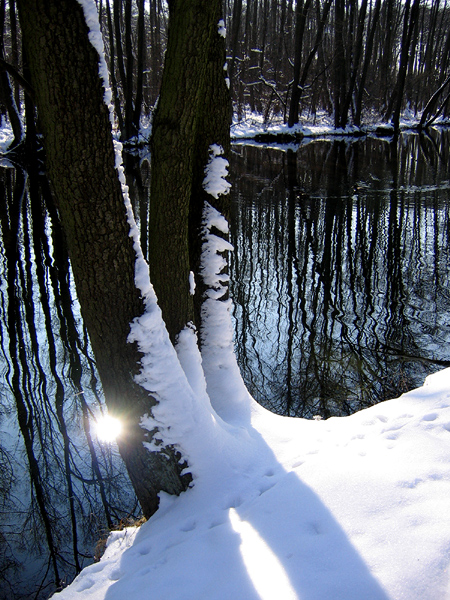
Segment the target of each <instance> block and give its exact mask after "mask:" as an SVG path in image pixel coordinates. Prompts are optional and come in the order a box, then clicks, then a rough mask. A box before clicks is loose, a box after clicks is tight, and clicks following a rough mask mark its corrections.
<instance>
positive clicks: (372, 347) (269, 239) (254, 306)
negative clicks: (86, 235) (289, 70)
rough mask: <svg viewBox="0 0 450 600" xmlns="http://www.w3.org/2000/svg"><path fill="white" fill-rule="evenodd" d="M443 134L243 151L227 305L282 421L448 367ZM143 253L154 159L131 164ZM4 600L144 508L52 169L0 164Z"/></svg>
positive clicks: (87, 550)
mask: <svg viewBox="0 0 450 600" xmlns="http://www.w3.org/2000/svg"><path fill="white" fill-rule="evenodd" d="M449 148H450V136H449V133H448V132H446V131H443V132H432V133H431V134H430V136H428V137H419V136H417V135H415V134H403V135H402V136H400V137H399V139H398V140H388V139H378V138H367V139H358V140H348V139H347V140H344V139H337V138H333V139H328V140H327V139H324V140H309V141H306V140H305V141H304V143H302V144H301V145H300V146H290V147H288V146H283V147H282V146H277V147H268V146H262V145H257V144H253V145H251V144H246V145H244V144H242V145H241V144H235V145H234V146H233V152H232V158H231V164H230V180H231V181H232V184H233V188H232V196H231V228H230V229H231V238H232V243H233V245H234V247H235V252H234V254H233V255H232V257H231V276H232V284H231V294H232V297H233V299H234V305H235V309H234V315H233V319H234V327H235V338H236V353H237V357H238V361H239V365H240V368H241V371H242V374H243V377H244V379H245V382H246V384H247V386H248V387H249V389H250V391H251V393H252V394H253V395H254V397H255V398H256V399H257V400H258V401H259V402H261V403H262V404H263V405H264V406H266V407H267V408H269V409H270V410H273V411H275V412H277V413H280V414H286V415H291V416H299V417H306V418H312V417H314V416H316V415H320V416H321V417H324V418H326V417H328V416H332V415H346V414H350V413H352V412H354V411H356V410H359V409H361V408H363V407H365V406H369V405H371V404H374V403H376V402H380V401H382V400H384V399H387V398H392V397H396V396H398V395H400V394H401V393H402V392H404V391H407V390H408V389H411V388H413V387H416V386H418V385H421V384H422V382H423V380H424V378H425V377H426V375H427V374H430V373H432V372H434V371H436V370H438V369H441V368H443V367H445V366H447V365H450V349H449V348H450V344H449V342H450V317H449V315H450V293H449V286H448V281H449V273H450V256H449V252H450V250H449V248H450V244H449V239H448V238H449V233H450V221H449V200H450V182H449V179H450V175H449V164H450V163H449ZM126 167H127V173H128V184H129V186H130V192H131V195H132V199H133V203H134V208H135V211H136V216H137V220H138V222H139V223H140V225H141V231H142V234H141V243H142V246H143V249H144V252H145V251H146V248H147V226H146V224H147V219H148V184H149V169H148V161H147V160H143V161H139V160H137V159H136V158H133V157H131V156H129V157H128V158H127V164H126ZM0 184H1V190H2V191H1V193H2V198H3V202H2V204H1V208H0V225H1V231H0V302H1V309H0V310H1V313H0V342H1V353H0V394H1V402H0V436H1V437H0V541H1V543H0V600H10V599H12V598H35V597H36V598H38V597H39V598H46V597H48V595H49V593H50V592H51V591H53V590H54V589H55V571H57V577H58V579H59V580H60V581H61V582H62V584H65V583H67V582H69V581H70V580H71V579H72V578H73V576H74V574H75V573H76V571H77V570H78V569H79V568H81V567H82V566H85V565H86V564H89V562H92V560H93V549H94V547H95V543H96V542H97V541H98V540H99V539H100V538H102V536H104V534H105V532H106V531H107V526H108V524H113V523H118V522H122V523H123V524H127V523H129V522H130V520H132V519H133V518H134V517H136V516H138V514H139V511H138V507H137V505H136V501H135V498H134V495H133V493H132V491H131V489H130V486H129V484H128V481H127V478H126V475H125V473H124V470H123V467H122V466H121V463H120V460H119V459H118V457H117V452H116V450H115V448H114V446H113V445H109V444H105V443H102V442H100V441H98V439H97V438H96V436H95V434H94V433H93V431H92V416H93V415H98V414H99V413H101V412H102V410H103V398H102V391H101V386H100V383H99V381H98V376H97V373H96V370H95V363H94V360H93V357H92V355H91V352H90V347H89V340H88V335H87V332H86V330H85V328H84V326H83V322H82V319H81V316H80V311H79V307H78V304H77V300H76V293H75V289H74V286H73V282H72V279H71V275H70V266H69V261H68V257H67V253H66V251H65V246H64V242H63V235H62V231H61V228H60V226H59V222H58V218H57V213H56V210H55V207H54V205H53V201H52V197H51V193H50V190H49V186H48V183H47V181H46V179H45V176H43V175H42V173H41V169H40V165H39V164H35V165H34V166H33V165H32V168H30V169H29V170H28V172H25V171H23V170H21V169H14V168H13V167H12V165H7V164H5V165H3V166H1V167H0Z"/></svg>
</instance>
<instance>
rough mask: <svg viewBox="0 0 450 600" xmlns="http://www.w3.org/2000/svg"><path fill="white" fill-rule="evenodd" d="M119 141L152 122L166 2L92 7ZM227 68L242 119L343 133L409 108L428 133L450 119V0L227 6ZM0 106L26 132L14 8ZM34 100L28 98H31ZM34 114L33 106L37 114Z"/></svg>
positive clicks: (6, 27) (107, 0) (11, 0)
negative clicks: (321, 120)
mask: <svg viewBox="0 0 450 600" xmlns="http://www.w3.org/2000/svg"><path fill="white" fill-rule="evenodd" d="M96 3H97V7H98V11H99V16H100V22H101V27H102V34H103V38H104V43H105V50H106V56H107V63H108V67H109V70H110V78H111V86H112V89H113V98H114V106H115V111H116V118H117V126H118V128H119V130H120V132H121V139H122V141H127V140H130V139H131V138H133V137H134V136H135V135H136V134H137V133H138V131H139V126H140V122H141V118H142V117H143V116H148V115H150V114H151V112H152V109H153V106H154V105H155V102H156V100H157V97H158V94H159V87H160V81H161V75H162V66H163V61H164V52H165V48H166V40H167V26H168V7H167V2H165V0H96ZM224 15H225V21H226V27H227V66H228V75H229V79H230V88H231V94H232V100H233V109H234V113H235V115H236V116H237V118H243V116H244V115H245V114H246V113H247V112H248V111H251V112H253V113H257V114H260V115H262V116H263V118H264V122H265V123H270V122H271V120H273V119H274V118H278V119H279V118H282V119H283V121H284V122H285V123H288V124H289V125H290V126H293V125H295V124H296V123H298V122H299V119H300V118H301V117H302V116H306V117H307V118H308V119H309V120H314V119H315V117H316V116H317V115H319V114H324V113H325V114H327V115H329V116H330V117H331V118H332V119H333V122H334V126H335V127H336V128H345V127H346V126H348V125H355V126H362V125H364V124H366V123H370V122H373V121H380V120H383V121H385V122H387V123H391V124H392V125H393V126H394V128H396V129H398V126H399V119H400V114H402V112H404V111H405V110H408V111H409V112H410V113H412V114H413V115H415V116H416V118H417V120H418V121H420V125H421V126H426V125H428V124H430V123H431V122H432V121H433V119H435V118H436V117H438V116H442V117H444V118H448V116H449V100H450V85H449V84H450V61H449V57H450V6H449V5H448V2H447V0H430V1H428V2H425V1H424V0H422V1H421V0H405V1H403V0H402V1H401V0H383V1H381V0H370V1H369V0H361V1H356V0H299V1H297V2H296V1H295V0H224ZM0 31H1V38H0V66H1V67H2V71H1V77H0V79H1V81H0V101H1V111H2V114H3V115H7V116H8V118H9V120H10V122H11V124H12V126H13V130H14V134H15V143H16V144H17V143H19V141H20V140H21V137H22V135H23V129H22V118H23V117H22V115H23V113H24V107H25V104H26V102H25V96H24V90H26V91H27V92H28V94H27V95H28V96H29V98H31V99H32V97H33V92H32V90H31V89H30V86H29V84H28V83H27V82H28V76H27V67H26V64H24V60H23V52H22V44H21V34H20V27H19V24H18V19H17V9H16V4H15V0H1V5H0ZM29 104H32V102H29ZM28 110H29V111H30V110H31V108H30V107H29V108H28Z"/></svg>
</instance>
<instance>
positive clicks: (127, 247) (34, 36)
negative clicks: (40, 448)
mask: <svg viewBox="0 0 450 600" xmlns="http://www.w3.org/2000/svg"><path fill="white" fill-rule="evenodd" d="M18 6H19V14H20V20H21V25H22V31H23V37H24V43H25V47H26V51H27V56H28V57H29V65H30V71H31V75H32V83H33V86H34V90H35V97H36V104H37V107H38V113H39V122H40V124H41V127H42V129H43V132H44V146H45V150H46V159H47V170H48V174H49V177H50V180H51V183H52V186H53V190H54V193H55V196H56V201H57V205H58V209H59V212H60V217H61V221H62V225H63V228H64V231H65V235H66V237H67V243H68V248H69V254H70V259H71V263H72V268H73V273H74V278H75V283H76V287H77V295H78V299H79V301H80V305H81V310H82V314H83V318H84V321H85V323H86V325H87V328H88V331H89V336H90V340H91V344H92V348H93V350H94V354H95V357H96V362H97V367H98V370H99V374H100V377H101V380H102V385H103V389H104V392H105V398H106V401H107V404H108V407H109V408H110V410H111V411H112V412H113V413H114V414H116V415H117V416H118V417H119V418H121V419H122V420H123V422H124V425H125V431H124V434H123V435H122V436H121V438H120V439H119V440H118V442H119V449H120V452H121V455H122V457H123V459H124V461H125V464H126V466H127V469H128V472H129V474H130V478H131V481H132V483H133V486H134V488H135V490H136V493H137V496H138V499H139V501H140V503H141V507H142V510H143V512H144V514H145V515H146V516H150V515H151V514H152V513H153V512H154V511H155V510H156V508H157V506H158V498H157V493H158V492H159V491H160V490H165V491H167V492H169V493H180V492H181V491H182V490H183V489H185V488H186V485H187V484H188V480H187V479H186V478H183V477H181V476H180V471H181V468H182V466H181V465H179V464H178V458H179V457H178V455H177V453H176V452H175V451H174V450H173V449H172V448H166V449H165V450H164V451H163V452H162V453H150V452H149V451H147V450H146V449H145V448H144V446H143V444H142V442H143V441H144V439H145V435H146V434H145V432H144V431H143V430H142V429H141V428H140V427H139V419H140V417H141V416H142V415H143V414H145V413H149V412H150V410H151V407H152V406H153V405H154V404H155V401H154V399H153V398H151V397H150V396H149V395H148V393H147V392H146V391H145V390H143V389H142V388H141V387H140V386H138V385H136V384H135V383H134V380H133V376H134V375H135V373H136V372H137V370H138V369H139V359H140V355H139V352H138V351H137V348H136V347H135V346H134V345H131V344H128V343H127V336H128V334H129V331H130V322H131V321H132V320H133V318H135V317H136V316H138V315H140V314H142V312H143V304H142V300H141V298H140V295H139V292H138V290H137V289H136V287H135V283H134V262H135V254H134V250H133V248H132V241H131V238H130V237H129V227H128V224H127V221H126V212H125V206H124V203H123V197H122V192H121V188H120V183H119V181H118V177H117V172H116V170H115V168H114V162H115V157H114V148H113V144H112V138H111V125H110V122H109V113H108V109H107V107H106V106H105V104H104V103H103V93H104V92H103V87H102V83H101V81H100V78H99V76H98V54H97V52H96V51H95V49H94V48H93V46H92V45H91V44H90V42H89V40H88V30H87V26H86V23H85V20H84V15H83V11H82V8H81V6H80V5H79V4H78V2H77V1H76V0H19V2H18Z"/></svg>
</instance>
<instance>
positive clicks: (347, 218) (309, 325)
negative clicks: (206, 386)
mask: <svg viewBox="0 0 450 600" xmlns="http://www.w3.org/2000/svg"><path fill="white" fill-rule="evenodd" d="M448 148H449V137H448V132H443V133H441V134H439V135H438V134H434V135H433V137H419V136H418V135H411V134H410V135H404V136H401V137H400V138H399V139H398V140H394V141H387V140H381V139H376V138H373V139H371V138H368V139H365V140H358V141H355V140H352V141H342V140H330V141H314V142H309V143H308V144H303V145H301V146H300V148H298V149H296V150H293V149H286V148H285V149H280V148H278V149H269V148H264V147H258V146H256V147H251V146H235V148H234V151H235V152H234V161H233V164H232V166H231V169H230V172H231V173H232V175H233V176H234V180H233V192H232V193H233V202H232V204H233V209H232V223H233V226H232V241H233V244H234V246H235V253H234V255H233V257H232V268H231V272H232V291H231V293H232V296H233V299H234V302H235V320H236V323H235V329H236V350H237V354H238V360H239V364H240V366H241V370H242V372H243V375H244V379H245V381H246V382H247V385H248V386H249V389H250V391H251V392H252V394H253V395H254V397H255V398H256V399H257V400H258V401H259V402H261V403H262V404H263V405H265V406H266V407H267V408H269V409H270V410H272V411H275V412H278V413H280V414H285V415H291V416H301V417H308V418H311V417H313V416H315V415H320V416H322V417H329V416H333V415H347V414H350V413H352V412H354V411H356V410H359V409H361V408H363V407H365V406H370V405H372V404H375V403H377V402H380V401H382V400H385V399H387V398H392V397H397V396H399V395H400V394H401V393H403V392H405V391H407V390H409V389H411V388H413V387H416V386H418V385H421V384H422V383H423V380H424V377H425V376H426V375H427V374H430V373H432V372H433V371H436V370H438V369H440V368H443V367H444V366H448V365H450V351H449V350H448V348H449V345H448V344H449V342H450V330H449V317H448V315H449V314H450V296H449V292H448V287H447V282H448V279H449V271H450V257H449V239H448V238H449V214H448V213H449V207H448V201H449V197H450V184H449V172H448V165H449V150H448Z"/></svg>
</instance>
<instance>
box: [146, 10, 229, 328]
mask: <svg viewBox="0 0 450 600" xmlns="http://www.w3.org/2000/svg"><path fill="white" fill-rule="evenodd" d="M221 4H222V3H221V1H220V0H183V1H181V0H172V2H171V3H170V4H169V6H170V17H169V33H168V43H167V52H166V58H165V65H164V73H163V80H162V85H161V93H160V99H159V103H158V107H157V110H156V112H155V117H154V123H153V135H152V142H151V147H152V168H151V195H150V231H149V258H150V277H151V280H152V283H153V286H154V288H155V291H156V295H157V296H158V299H159V304H160V306H161V310H162V314H163V318H164V321H165V323H166V326H167V328H168V330H169V334H170V336H171V338H172V340H175V339H176V336H177V334H178V333H179V332H180V331H181V330H182V329H183V328H184V327H185V326H186V324H187V323H189V322H195V323H196V325H197V326H199V313H200V311H199V309H198V304H199V303H198V302H195V306H194V297H193V296H192V295H191V293H190V291H191V290H190V287H189V273H190V271H192V272H194V273H195V276H196V281H197V284H199V283H200V281H201V278H200V274H199V272H198V271H199V262H200V260H199V254H200V235H199V234H200V222H201V218H202V210H203V200H204V198H205V194H206V193H205V192H204V190H203V187H202V183H203V180H204V168H205V165H206V164H207V161H208V148H209V146H210V145H211V144H214V143H216V144H220V145H222V146H223V147H224V150H225V151H227V150H228V146H229V116H230V106H229V93H228V89H227V87H226V84H225V76H224V75H225V74H224V71H223V67H224V63H225V45H224V38H223V37H222V36H221V35H220V34H219V30H218V23H219V20H220V18H221ZM216 208H218V209H219V210H221V211H222V212H226V210H225V206H224V205H223V203H222V206H217V207H216ZM196 296H197V297H200V296H201V286H199V287H198V289H196ZM200 300H201V297H200ZM200 300H199V301H200Z"/></svg>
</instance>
